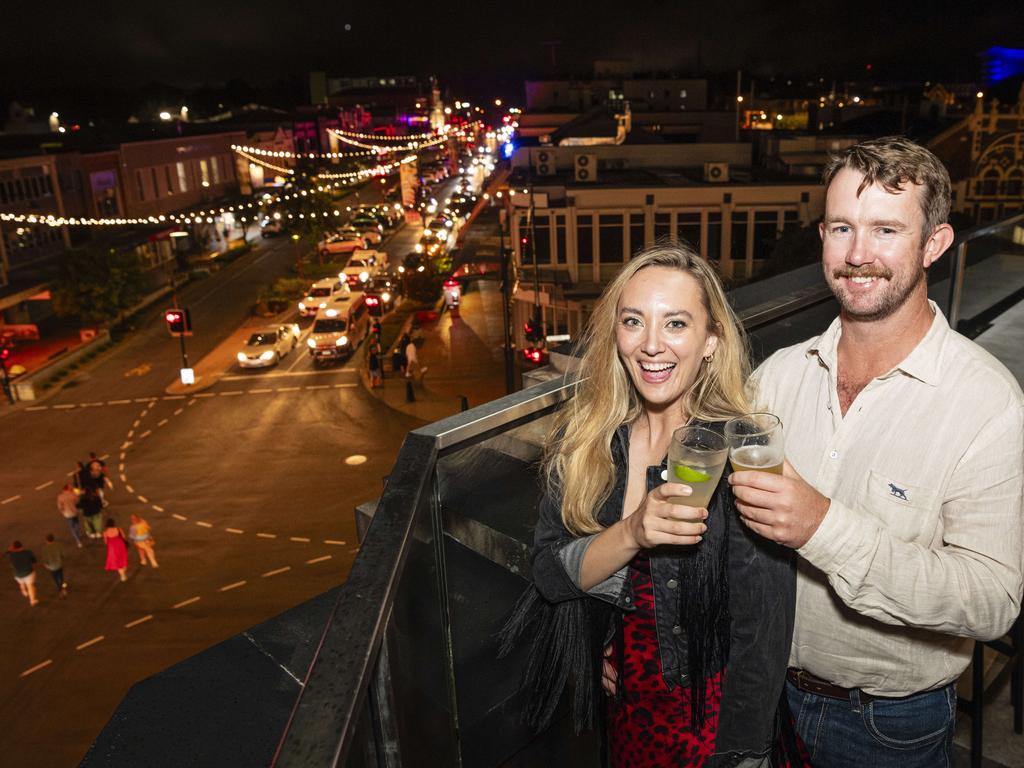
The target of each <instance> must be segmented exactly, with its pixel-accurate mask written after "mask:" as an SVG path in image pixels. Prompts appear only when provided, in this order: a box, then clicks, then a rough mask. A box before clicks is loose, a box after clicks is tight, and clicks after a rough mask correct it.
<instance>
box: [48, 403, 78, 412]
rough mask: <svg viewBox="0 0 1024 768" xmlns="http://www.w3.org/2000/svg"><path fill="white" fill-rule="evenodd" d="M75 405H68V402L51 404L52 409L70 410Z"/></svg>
mask: <svg viewBox="0 0 1024 768" xmlns="http://www.w3.org/2000/svg"><path fill="white" fill-rule="evenodd" d="M75 407H76V406H74V405H70V404H68V405H55V406H53V409H54V410H55V411H70V410H71V409H72V408H75Z"/></svg>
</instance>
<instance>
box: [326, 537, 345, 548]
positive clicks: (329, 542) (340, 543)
mask: <svg viewBox="0 0 1024 768" xmlns="http://www.w3.org/2000/svg"><path fill="white" fill-rule="evenodd" d="M324 544H336V545H337V546H339V547H343V546H345V542H344V541H339V540H338V539H324Z"/></svg>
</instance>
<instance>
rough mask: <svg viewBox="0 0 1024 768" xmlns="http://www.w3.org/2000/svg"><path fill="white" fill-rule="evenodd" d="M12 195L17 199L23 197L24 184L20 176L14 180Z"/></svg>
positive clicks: (22, 198)
mask: <svg viewBox="0 0 1024 768" xmlns="http://www.w3.org/2000/svg"><path fill="white" fill-rule="evenodd" d="M14 196H15V198H16V199H18V200H24V199H25V184H24V182H23V181H22V180H21V179H20V178H19V179H15V180H14Z"/></svg>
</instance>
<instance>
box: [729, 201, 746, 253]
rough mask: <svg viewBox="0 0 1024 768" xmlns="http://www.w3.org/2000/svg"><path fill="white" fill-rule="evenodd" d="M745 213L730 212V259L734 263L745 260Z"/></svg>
mask: <svg viewBox="0 0 1024 768" xmlns="http://www.w3.org/2000/svg"><path fill="white" fill-rule="evenodd" d="M747 215H748V214H747V211H733V212H732V258H733V260H734V261H746V259H747Z"/></svg>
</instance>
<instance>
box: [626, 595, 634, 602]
mask: <svg viewBox="0 0 1024 768" xmlns="http://www.w3.org/2000/svg"><path fill="white" fill-rule="evenodd" d="M626 602H627V603H632V602H633V598H632V597H630V596H629V595H626Z"/></svg>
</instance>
